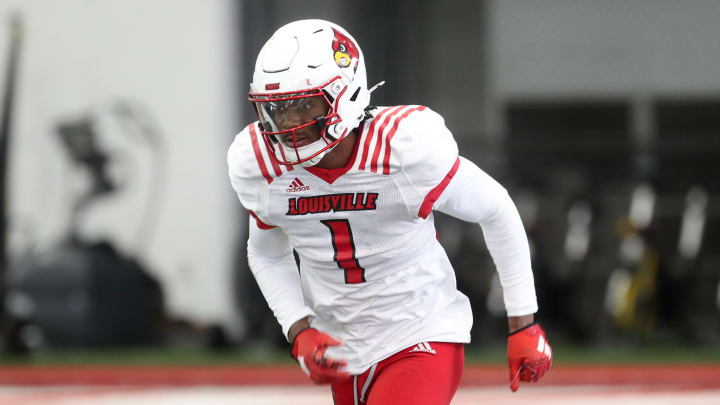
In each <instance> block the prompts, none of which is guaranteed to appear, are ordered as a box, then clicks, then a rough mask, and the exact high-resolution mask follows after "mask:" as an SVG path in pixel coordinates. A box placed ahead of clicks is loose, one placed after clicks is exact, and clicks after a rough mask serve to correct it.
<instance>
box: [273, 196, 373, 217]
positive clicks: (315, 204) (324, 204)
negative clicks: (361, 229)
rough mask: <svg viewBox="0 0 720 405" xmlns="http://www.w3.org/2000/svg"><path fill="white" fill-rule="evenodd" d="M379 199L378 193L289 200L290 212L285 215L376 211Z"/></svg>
mask: <svg viewBox="0 0 720 405" xmlns="http://www.w3.org/2000/svg"><path fill="white" fill-rule="evenodd" d="M377 198H378V193H344V194H326V195H313V196H309V197H295V198H289V199H288V212H287V213H286V214H285V215H306V214H320V213H324V212H330V211H333V212H342V211H364V210H374V209H376V204H375V202H376V201H377Z"/></svg>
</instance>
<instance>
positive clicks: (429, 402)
mask: <svg viewBox="0 0 720 405" xmlns="http://www.w3.org/2000/svg"><path fill="white" fill-rule="evenodd" d="M430 344H431V345H432V348H433V349H434V350H435V351H436V352H437V353H436V354H431V353H423V352H420V353H413V355H411V356H406V357H403V358H401V359H399V360H397V361H395V362H393V363H392V364H390V365H389V366H387V368H385V369H384V370H383V371H382V373H381V374H380V375H379V376H378V377H377V380H376V381H375V382H374V383H373V386H372V388H371V389H370V393H369V396H368V398H367V405H387V404H393V405H406V404H407V405H410V404H412V405H448V404H449V403H450V401H451V400H452V397H453V396H454V395H455V391H457V387H458V385H459V384H460V377H461V375H462V369H463V362H464V352H463V345H462V344H456V343H430Z"/></svg>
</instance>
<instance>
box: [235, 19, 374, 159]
mask: <svg viewBox="0 0 720 405" xmlns="http://www.w3.org/2000/svg"><path fill="white" fill-rule="evenodd" d="M311 97H316V98H315V99H314V104H315V105H317V103H318V101H321V102H322V103H323V104H325V103H326V104H327V112H326V113H324V115H322V114H321V115H318V116H316V117H311V118H309V120H308V121H307V122H303V123H300V122H296V123H295V124H297V125H294V126H292V127H290V128H287V127H286V126H287V125H284V123H281V122H279V118H278V117H277V116H276V115H277V114H278V112H280V111H287V110H288V109H300V110H302V109H309V108H310V107H309V106H308V105H307V104H312V103H309V102H308V99H309V98H311ZM248 99H249V100H250V102H251V103H252V105H253V107H254V108H255V111H256V112H257V114H258V118H259V119H260V124H261V125H260V132H261V133H262V135H263V139H264V140H265V142H266V143H267V144H268V147H269V149H270V150H271V151H272V152H273V153H272V155H273V156H272V158H274V159H275V160H276V161H277V162H278V163H280V164H284V165H299V166H300V167H306V166H312V165H315V164H317V163H318V162H320V160H321V159H322V158H323V157H324V156H325V155H326V154H327V153H328V152H329V151H330V150H332V148H334V147H335V145H337V144H338V142H340V140H342V139H343V138H344V137H345V136H346V135H347V134H349V133H350V131H352V130H353V129H355V128H357V127H358V126H359V125H360V122H362V120H363V117H364V116H365V109H366V107H367V106H368V105H369V104H370V92H369V91H368V89H367V77H366V74H365V61H364V58H363V54H362V52H361V51H360V47H359V46H358V45H357V42H355V40H354V39H353V37H352V36H350V34H349V33H348V32H347V31H345V30H344V29H343V28H341V27H340V26H338V25H336V24H333V23H331V22H328V21H323V20H300V21H295V22H292V23H290V24H287V25H285V26H283V27H281V28H280V29H278V30H277V31H275V33H274V34H273V35H272V37H271V38H270V39H269V40H268V41H267V42H266V43H265V45H264V46H263V48H262V50H261V51H260V54H259V55H258V58H257V63H256V64H255V72H254V74H253V82H252V83H251V84H250V93H249V97H248ZM323 110H324V109H323ZM312 125H315V126H317V127H318V128H319V129H320V139H318V140H317V141H315V142H312V143H310V144H305V145H301V146H298V142H296V138H295V134H296V131H298V130H301V129H302V128H306V127H309V126H312Z"/></svg>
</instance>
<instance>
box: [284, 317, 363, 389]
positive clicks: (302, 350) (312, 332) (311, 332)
mask: <svg viewBox="0 0 720 405" xmlns="http://www.w3.org/2000/svg"><path fill="white" fill-rule="evenodd" d="M340 344H342V342H340V341H339V340H337V339H335V338H333V337H332V336H330V335H328V334H325V333H322V332H320V331H319V330H317V329H315V328H307V329H305V330H303V331H301V332H300V333H298V335H297V336H295V341H293V346H292V352H291V353H292V356H293V357H294V358H295V360H297V361H298V363H299V364H300V368H302V370H303V371H304V372H305V374H307V375H308V376H310V379H312V380H313V381H314V382H315V383H316V384H326V383H329V382H333V381H338V380H344V379H347V378H349V377H350V374H348V373H347V372H345V371H340V370H339V369H340V367H344V366H345V365H347V362H346V361H344V360H336V359H332V358H329V357H325V351H326V350H327V348H328V347H330V346H339V345H340Z"/></svg>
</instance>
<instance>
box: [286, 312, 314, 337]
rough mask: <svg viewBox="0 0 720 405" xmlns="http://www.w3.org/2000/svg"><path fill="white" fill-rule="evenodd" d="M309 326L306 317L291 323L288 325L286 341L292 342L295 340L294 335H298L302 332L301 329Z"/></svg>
mask: <svg viewBox="0 0 720 405" xmlns="http://www.w3.org/2000/svg"><path fill="white" fill-rule="evenodd" d="M309 327H310V320H309V318H308V317H304V318H302V319H300V320H298V321H296V322H295V323H293V324H292V326H291V327H290V330H289V331H288V335H287V338H288V342H290V343H292V342H294V341H295V337H296V336H297V335H298V333H300V332H302V331H303V330H305V329H307V328H309Z"/></svg>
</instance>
